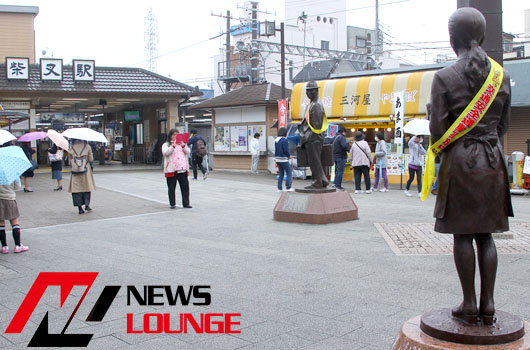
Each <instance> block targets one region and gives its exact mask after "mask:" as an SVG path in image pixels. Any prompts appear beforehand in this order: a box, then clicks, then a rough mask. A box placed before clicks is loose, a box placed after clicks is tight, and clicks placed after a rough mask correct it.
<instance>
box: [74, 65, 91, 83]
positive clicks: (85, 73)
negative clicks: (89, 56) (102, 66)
mask: <svg viewBox="0 0 530 350" xmlns="http://www.w3.org/2000/svg"><path fill="white" fill-rule="evenodd" d="M73 68H74V81H94V80H95V78H96V73H95V69H96V61H94V60H74V61H73Z"/></svg>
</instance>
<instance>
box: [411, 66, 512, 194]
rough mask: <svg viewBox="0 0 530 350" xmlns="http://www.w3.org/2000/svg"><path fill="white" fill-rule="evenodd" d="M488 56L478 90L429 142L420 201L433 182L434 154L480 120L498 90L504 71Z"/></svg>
mask: <svg viewBox="0 0 530 350" xmlns="http://www.w3.org/2000/svg"><path fill="white" fill-rule="evenodd" d="M488 58H489V60H490V63H491V69H490V72H489V74H488V77H487V78H486V81H485V82H484V84H483V85H482V87H481V88H480V90H479V91H478V92H477V94H476V95H475V97H474V98H473V99H472V100H471V102H470V103H469V104H468V105H467V107H466V108H465V109H464V111H463V112H462V113H461V114H460V116H459V117H458V119H457V120H456V121H455V122H454V123H453V125H451V127H449V129H448V130H447V131H446V132H445V134H444V135H443V136H442V137H441V138H440V139H439V140H438V141H437V142H436V143H435V144H434V145H433V144H432V143H431V144H429V150H428V151H427V163H426V164H425V174H424V175H423V186H422V188H421V200H422V201H424V200H425V199H427V197H428V196H429V193H430V192H431V187H432V184H433V183H434V176H435V172H436V170H435V169H436V164H435V158H436V156H437V155H438V154H439V153H440V152H441V151H442V150H443V149H444V148H446V147H447V146H449V145H450V144H451V143H453V142H455V141H456V140H458V139H459V138H461V137H462V136H464V135H465V134H467V133H468V132H469V131H471V129H473V128H474V127H475V125H477V124H478V123H479V122H480V120H481V119H482V117H483V116H484V115H485V114H486V112H487V111H488V109H489V108H490V106H491V104H492V103H493V100H495V97H496V96H497V93H498V92H499V89H500V87H501V84H502V79H503V76H504V71H503V70H502V67H501V65H500V64H498V63H497V62H495V61H494V60H493V59H492V58H491V57H488Z"/></svg>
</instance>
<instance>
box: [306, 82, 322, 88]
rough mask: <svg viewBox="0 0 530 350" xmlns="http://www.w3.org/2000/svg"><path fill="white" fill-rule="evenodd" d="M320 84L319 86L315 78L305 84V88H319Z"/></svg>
mask: <svg viewBox="0 0 530 350" xmlns="http://www.w3.org/2000/svg"><path fill="white" fill-rule="evenodd" d="M319 88H320V86H318V84H317V83H316V81H314V80H311V81H310V82H308V83H307V84H306V86H305V89H306V90H311V89H319Z"/></svg>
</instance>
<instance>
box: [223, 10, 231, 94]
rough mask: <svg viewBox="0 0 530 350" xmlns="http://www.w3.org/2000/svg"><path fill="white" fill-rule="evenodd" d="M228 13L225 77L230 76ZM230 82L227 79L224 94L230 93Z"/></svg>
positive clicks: (227, 19) (227, 20)
mask: <svg viewBox="0 0 530 350" xmlns="http://www.w3.org/2000/svg"><path fill="white" fill-rule="evenodd" d="M230 34H231V33H230V11H226V65H225V67H226V73H225V74H226V77H227V78H228V77H229V76H230ZM231 85H232V84H231V83H230V81H229V80H228V79H227V80H226V83H225V90H226V91H225V92H228V91H230V87H231Z"/></svg>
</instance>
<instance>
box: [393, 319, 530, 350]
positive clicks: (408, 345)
mask: <svg viewBox="0 0 530 350" xmlns="http://www.w3.org/2000/svg"><path fill="white" fill-rule="evenodd" d="M421 318H422V316H416V317H414V318H412V319H410V320H408V321H406V322H405V323H404V324H403V326H402V328H401V332H400V334H399V337H398V338H397V339H396V341H395V342H394V345H392V348H391V349H392V350H444V349H451V350H460V349H462V350H463V349H465V350H528V349H530V323H528V322H525V323H524V325H525V333H526V334H525V335H524V336H523V337H522V338H520V339H519V340H516V341H513V342H509V343H504V344H497V345H467V344H459V343H454V342H449V341H444V340H439V339H436V338H433V337H431V336H429V335H427V334H425V333H424V332H423V331H422V330H421V328H420V324H421Z"/></svg>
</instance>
